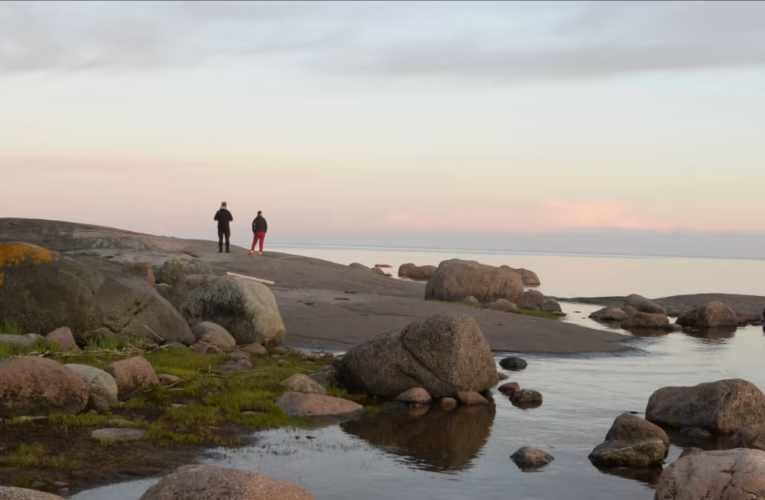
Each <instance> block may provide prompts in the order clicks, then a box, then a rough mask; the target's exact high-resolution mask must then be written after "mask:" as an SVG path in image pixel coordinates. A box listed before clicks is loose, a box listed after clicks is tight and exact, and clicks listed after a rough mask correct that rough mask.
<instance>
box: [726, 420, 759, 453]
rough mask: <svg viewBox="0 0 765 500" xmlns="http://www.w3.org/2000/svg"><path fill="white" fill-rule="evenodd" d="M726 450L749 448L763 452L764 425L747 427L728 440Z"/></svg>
mask: <svg viewBox="0 0 765 500" xmlns="http://www.w3.org/2000/svg"><path fill="white" fill-rule="evenodd" d="M728 448H751V449H753V450H763V451H765V424H757V425H747V426H746V427H743V428H741V429H740V430H739V431H738V432H737V433H735V434H734V435H733V436H731V438H730V439H729V440H728Z"/></svg>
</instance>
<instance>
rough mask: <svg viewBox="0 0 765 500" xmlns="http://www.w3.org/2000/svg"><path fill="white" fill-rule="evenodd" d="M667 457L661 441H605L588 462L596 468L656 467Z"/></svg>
mask: <svg viewBox="0 0 765 500" xmlns="http://www.w3.org/2000/svg"><path fill="white" fill-rule="evenodd" d="M665 456H667V449H666V447H665V446H664V443H663V442H662V440H661V439H657V438H647V439H641V440H636V441H606V442H605V443H602V444H600V445H598V446H597V447H596V448H595V449H594V450H592V453H590V456H589V457H588V458H589V459H590V462H592V463H593V465H596V466H598V467H649V466H651V465H658V464H661V463H662V461H664V457H665Z"/></svg>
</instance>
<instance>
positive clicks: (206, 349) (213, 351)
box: [189, 342, 223, 354]
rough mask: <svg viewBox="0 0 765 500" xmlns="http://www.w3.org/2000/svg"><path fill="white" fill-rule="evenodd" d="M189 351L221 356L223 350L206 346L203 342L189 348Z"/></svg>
mask: <svg viewBox="0 0 765 500" xmlns="http://www.w3.org/2000/svg"><path fill="white" fill-rule="evenodd" d="M189 349H191V350H192V351H196V352H199V353H202V354H223V350H222V349H221V348H220V347H218V346H214V345H211V344H206V343H204V342H197V343H196V344H193V345H192V346H190V347H189Z"/></svg>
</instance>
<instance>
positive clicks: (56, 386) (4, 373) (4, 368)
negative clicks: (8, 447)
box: [0, 356, 88, 418]
mask: <svg viewBox="0 0 765 500" xmlns="http://www.w3.org/2000/svg"><path fill="white" fill-rule="evenodd" d="M87 404H88V385H87V384H86V383H85V381H83V380H82V378H81V377H80V376H79V375H77V374H75V373H74V372H72V371H70V370H67V369H66V368H65V367H64V365H62V364H61V363H57V362H56V361H53V360H50V359H46V358H39V357H37V356H22V357H18V358H11V359H7V360H5V361H2V362H0V417H3V418H7V417H12V416H14V415H24V416H40V415H48V414H49V413H64V414H67V415H76V414H77V413H79V412H81V411H82V410H84V409H85V407H86V406H87Z"/></svg>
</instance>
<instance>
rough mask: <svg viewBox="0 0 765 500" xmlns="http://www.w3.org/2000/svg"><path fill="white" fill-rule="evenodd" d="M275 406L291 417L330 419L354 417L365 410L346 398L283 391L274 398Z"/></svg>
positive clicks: (362, 413) (360, 414)
mask: <svg viewBox="0 0 765 500" xmlns="http://www.w3.org/2000/svg"><path fill="white" fill-rule="evenodd" d="M276 406H278V407H279V408H280V409H281V410H282V411H283V412H284V413H286V414H287V415H291V416H293V417H322V418H332V419H343V420H345V419H354V418H357V417H360V416H362V415H364V414H365V413H366V412H367V410H366V409H365V408H364V407H363V406H361V405H360V404H357V403H354V402H353V401H348V400H347V399H340V398H333V397H331V396H321V395H318V394H303V393H300V392H285V393H284V394H281V395H280V396H279V397H277V398H276Z"/></svg>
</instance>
